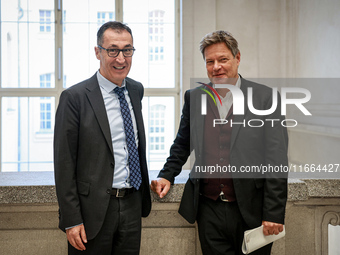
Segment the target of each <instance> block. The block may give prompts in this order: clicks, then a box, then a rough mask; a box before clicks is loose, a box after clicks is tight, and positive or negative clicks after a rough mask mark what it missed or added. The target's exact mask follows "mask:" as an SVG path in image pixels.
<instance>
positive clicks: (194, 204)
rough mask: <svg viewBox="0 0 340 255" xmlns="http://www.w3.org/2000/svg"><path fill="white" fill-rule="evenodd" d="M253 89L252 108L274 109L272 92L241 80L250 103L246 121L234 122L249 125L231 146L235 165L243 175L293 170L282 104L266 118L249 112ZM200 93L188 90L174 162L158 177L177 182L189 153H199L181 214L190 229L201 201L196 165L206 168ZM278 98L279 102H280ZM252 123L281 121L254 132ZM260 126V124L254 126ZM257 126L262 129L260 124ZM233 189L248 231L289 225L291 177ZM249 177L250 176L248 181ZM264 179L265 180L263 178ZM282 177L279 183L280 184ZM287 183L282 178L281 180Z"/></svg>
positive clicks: (242, 182)
mask: <svg viewBox="0 0 340 255" xmlns="http://www.w3.org/2000/svg"><path fill="white" fill-rule="evenodd" d="M249 87H251V88H253V104H254V108H255V109H257V110H261V109H262V110H266V109H269V108H271V105H272V89H270V88H269V87H267V86H264V85H261V84H256V83H254V82H250V81H247V80H245V79H243V78H241V90H242V92H243V95H244V98H245V112H244V115H234V119H233V121H234V123H235V122H239V123H241V122H243V120H245V121H246V125H245V127H244V126H243V125H240V124H238V125H233V127H232V134H231V146H230V164H231V166H235V167H236V169H240V168H241V166H254V165H256V166H260V165H261V164H262V165H268V164H270V165H271V166H280V165H283V166H288V159H287V148H288V135H287V130H286V128H285V127H282V125H281V123H280V122H281V121H282V120H283V119H284V116H281V107H280V100H278V107H277V109H276V111H275V112H274V113H272V114H270V115H267V116H257V115H254V114H253V113H251V112H250V111H249V109H248V106H247V96H248V92H247V90H248V88H249ZM202 93H204V92H202V90H200V89H197V88H196V89H192V90H188V91H186V93H185V103H184V106H183V113H182V117H181V122H180V127H179V130H178V133H177V136H176V139H175V141H174V144H173V145H172V147H171V149H170V156H169V158H168V159H167V162H166V164H165V165H164V168H163V169H162V170H161V172H160V174H159V177H162V178H165V179H167V180H169V181H170V182H171V183H173V182H174V177H175V176H177V175H178V174H179V173H180V171H181V167H182V166H183V164H184V163H185V162H186V160H187V158H188V156H189V155H190V152H191V151H192V150H194V151H195V164H194V166H193V169H192V170H191V173H190V176H189V179H188V181H187V183H186V185H185V188H184V193H183V197H182V201H181V204H180V208H179V213H180V214H181V215H182V216H183V217H184V218H185V219H186V220H187V221H188V222H190V223H194V222H195V220H196V215H197V208H198V201H199V189H200V188H199V186H200V176H199V175H197V174H196V173H194V169H195V165H198V166H203V165H204V162H202V153H203V146H204V145H203V137H204V129H203V127H204V116H202V115H201V94H202ZM278 97H279V96H278ZM250 119H263V120H264V119H279V120H280V121H276V122H275V125H274V127H270V126H271V125H272V122H270V121H269V122H268V121H264V126H263V127H257V128H251V127H249V126H248V124H247V122H248V120H250ZM252 125H255V123H252ZM256 125H258V123H256ZM236 177H240V176H236V175H235V174H233V183H234V189H235V193H236V200H237V204H238V207H239V209H240V212H241V214H242V216H243V219H244V220H245V222H246V223H247V225H248V226H249V228H255V227H258V226H260V225H261V222H262V220H265V221H271V222H276V223H282V224H283V223H284V216H285V206H286V200H287V178H286V177H287V174H283V175H280V176H276V175H272V176H271V175H270V174H268V175H267V176H266V177H268V178H263V177H264V176H261V175H258V174H257V175H256V176H252V177H251V178H236ZM243 177H245V176H243ZM258 177H260V178H258ZM278 177H279V178H278ZM282 177H283V178H282Z"/></svg>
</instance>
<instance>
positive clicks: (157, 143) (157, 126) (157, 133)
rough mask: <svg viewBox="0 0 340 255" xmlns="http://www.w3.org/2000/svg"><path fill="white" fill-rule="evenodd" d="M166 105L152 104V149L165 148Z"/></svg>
mask: <svg viewBox="0 0 340 255" xmlns="http://www.w3.org/2000/svg"><path fill="white" fill-rule="evenodd" d="M165 110H166V106H165V105H159V104H156V105H152V106H151V111H150V115H151V117H150V131H149V132H150V134H149V139H150V150H151V151H153V152H154V151H164V149H165V144H164V141H165Z"/></svg>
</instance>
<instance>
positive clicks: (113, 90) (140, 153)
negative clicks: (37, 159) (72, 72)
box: [54, 22, 151, 255]
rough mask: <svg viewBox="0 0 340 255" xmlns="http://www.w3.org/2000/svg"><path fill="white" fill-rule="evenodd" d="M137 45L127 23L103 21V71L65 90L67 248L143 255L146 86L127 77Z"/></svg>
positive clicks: (99, 50) (60, 145) (61, 199)
mask: <svg viewBox="0 0 340 255" xmlns="http://www.w3.org/2000/svg"><path fill="white" fill-rule="evenodd" d="M134 51H135V49H134V47H133V38H132V32H131V29H130V28H129V27H128V26H126V25H125V24H122V23H120V22H107V23H105V24H104V25H102V26H101V28H100V29H99V30H98V33H97V47H95V54H96V57H97V59H98V60H100V68H99V70H98V71H97V72H96V74H95V75H94V76H92V77H91V78H89V79H88V80H85V81H82V82H80V83H78V84H76V85H74V86H73V87H71V88H69V89H67V90H65V91H63V93H62V94H61V96H60V102H59V106H58V110H57V113H56V121H55V122H56V123H55V134H54V165H55V182H56V191H57V197H58V203H59V208H60V209H59V219H60V220H59V227H60V229H62V230H63V231H65V232H66V235H67V239H68V241H69V246H68V254H79V253H81V254H101V255H106V254H139V249H140V239H141V217H146V216H148V214H149V213H150V210H151V198H150V188H149V178H148V171H147V165H146V156H145V146H146V142H145V133H144V124H143V119H142V112H141V100H142V97H143V93H144V89H143V86H142V84H141V83H139V82H137V81H134V80H132V79H130V78H128V77H127V75H128V73H129V71H130V68H131V63H132V55H133V53H134Z"/></svg>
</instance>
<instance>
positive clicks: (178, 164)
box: [158, 90, 191, 183]
mask: <svg viewBox="0 0 340 255" xmlns="http://www.w3.org/2000/svg"><path fill="white" fill-rule="evenodd" d="M190 152H191V151H190V90H188V91H186V92H185V95H184V106H183V110H182V116H181V121H180V126H179V129H178V132H177V135H176V138H175V140H174V143H173V144H172V146H171V148H170V156H169V157H168V158H167V160H166V163H165V165H164V167H163V169H162V170H161V171H160V173H159V175H158V177H160V178H165V179H167V180H168V181H170V182H171V183H174V180H175V177H176V176H177V175H179V174H180V172H181V171H182V166H183V165H184V164H185V162H186V161H187V159H188V157H189V155H190Z"/></svg>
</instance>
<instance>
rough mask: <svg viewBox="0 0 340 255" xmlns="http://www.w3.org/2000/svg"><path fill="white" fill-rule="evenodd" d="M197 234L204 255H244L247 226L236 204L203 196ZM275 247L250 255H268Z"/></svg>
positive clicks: (266, 247)
mask: <svg viewBox="0 0 340 255" xmlns="http://www.w3.org/2000/svg"><path fill="white" fill-rule="evenodd" d="M197 224H198V233H199V239H200V242H201V248H202V252H203V254H204V255H222V254H223V255H243V252H242V241H243V235H244V231H245V230H248V229H249V227H248V226H247V224H246V223H245V222H244V220H243V218H242V215H241V213H240V210H239V208H238V205H237V202H223V201H221V200H220V199H218V200H217V201H214V200H212V199H209V198H206V197H204V196H200V201H199V208H198V215H197ZM271 247H272V244H269V245H267V246H265V247H263V248H261V249H259V250H257V251H254V252H252V253H250V254H252V255H269V254H270V251H271Z"/></svg>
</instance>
